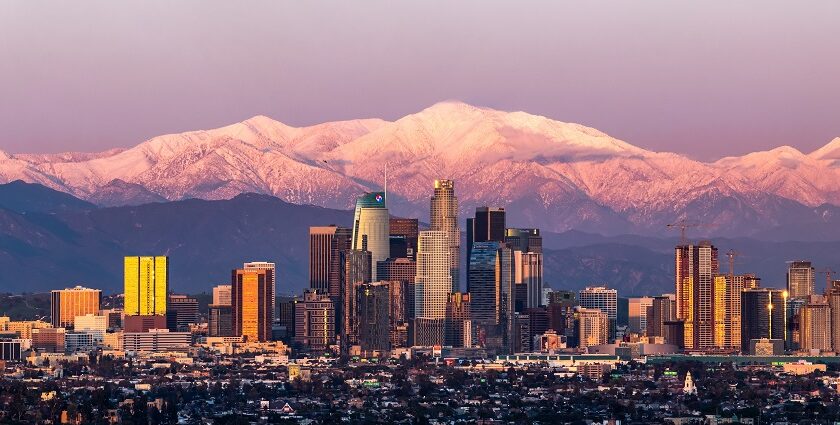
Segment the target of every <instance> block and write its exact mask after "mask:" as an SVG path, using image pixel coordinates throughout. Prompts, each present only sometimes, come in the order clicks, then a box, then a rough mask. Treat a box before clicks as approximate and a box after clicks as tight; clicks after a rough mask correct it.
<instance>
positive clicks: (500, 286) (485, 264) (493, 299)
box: [467, 242, 516, 352]
mask: <svg viewBox="0 0 840 425" xmlns="http://www.w3.org/2000/svg"><path fill="white" fill-rule="evenodd" d="M469 268H470V270H471V271H470V274H469V281H468V282H467V284H468V286H469V288H470V314H471V319H472V321H473V326H474V328H476V329H477V331H479V332H480V333H481V334H484V335H486V336H487V339H486V340H485V341H483V342H482V341H479V343H485V346H490V348H497V349H501V350H503V351H505V352H510V351H511V350H512V349H513V342H514V340H513V337H514V313H515V310H516V308H515V307H516V305H515V302H516V297H515V294H516V258H515V256H514V253H513V251H512V250H511V249H510V247H509V246H508V245H507V244H505V243H503V242H476V243H475V244H474V245H473V247H472V255H471V257H470V264H469ZM493 345H499V346H496V347H493Z"/></svg>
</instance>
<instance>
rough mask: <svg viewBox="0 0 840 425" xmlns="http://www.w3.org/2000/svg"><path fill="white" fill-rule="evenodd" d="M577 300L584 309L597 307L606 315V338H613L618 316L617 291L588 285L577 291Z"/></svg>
mask: <svg viewBox="0 0 840 425" xmlns="http://www.w3.org/2000/svg"><path fill="white" fill-rule="evenodd" d="M578 302H579V303H580V306H581V307H583V308H586V309H597V310H600V311H602V312H604V314H606V315H607V320H608V329H609V330H608V332H607V337H608V340H610V339H612V338H615V327H616V319H617V317H618V291H617V290H615V289H610V288H607V287H605V286H588V287H586V288H585V289H583V290H581V291H580V292H578Z"/></svg>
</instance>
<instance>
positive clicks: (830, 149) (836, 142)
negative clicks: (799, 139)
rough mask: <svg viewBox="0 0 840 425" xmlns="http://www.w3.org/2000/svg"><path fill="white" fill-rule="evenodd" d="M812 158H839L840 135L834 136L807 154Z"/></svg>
mask: <svg viewBox="0 0 840 425" xmlns="http://www.w3.org/2000/svg"><path fill="white" fill-rule="evenodd" d="M808 156H810V157H811V158H814V159H826V160H837V159H840V137H835V138H834V139H833V140H832V141H830V142H828V143H827V144H826V145H825V146H823V147H821V148H819V149H817V150H815V151H813V152H811V153H810V154H808Z"/></svg>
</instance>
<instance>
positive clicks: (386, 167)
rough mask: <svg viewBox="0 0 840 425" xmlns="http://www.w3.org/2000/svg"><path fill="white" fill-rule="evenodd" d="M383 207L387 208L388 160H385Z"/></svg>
mask: <svg viewBox="0 0 840 425" xmlns="http://www.w3.org/2000/svg"><path fill="white" fill-rule="evenodd" d="M385 208H388V162H387V161H386V162H385Z"/></svg>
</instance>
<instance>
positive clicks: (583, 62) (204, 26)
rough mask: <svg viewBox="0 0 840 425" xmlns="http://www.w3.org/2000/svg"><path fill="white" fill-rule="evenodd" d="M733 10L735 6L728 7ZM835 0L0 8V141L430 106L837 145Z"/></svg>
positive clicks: (22, 147) (95, 143)
mask: <svg viewBox="0 0 840 425" xmlns="http://www.w3.org/2000/svg"><path fill="white" fill-rule="evenodd" d="M736 3H737V4H736ZM838 17H840V2H837V1H834V0H831V1H808V2H788V1H760V2H759V1H755V2H729V1H726V2H724V1H712V2H676V1H618V2H598V1H595V2H565V1H509V2H496V1H458V2H450V1H423V2H420V1H416V2H415V1H364V2H321V1H275V0H272V1H264V2H259V1H255V2H246V3H242V2H214V1H177V2H170V1H165V2H164V1H119V2H114V1H87V2H46V1H32V0H20V1H18V0H9V1H3V2H0V129H2V132H0V149H2V150H6V151H9V152H57V151H96V150H103V149H106V148H110V147H117V146H131V145H135V144H137V143H139V142H141V141H143V140H145V139H147V138H149V137H152V136H155V135H159V134H164V133H171V132H180V131H186V130H192V129H200V128H210V127H217V126H222V125H226V124H229V123H232V122H236V121H241V120H243V119H245V118H248V117H250V116H253V115H257V114H264V115H268V116H271V117H273V118H275V119H278V120H280V121H283V122H285V123H288V124H292V125H307V124H314V123H318V122H323V121H330V120H337V119H348V118H363V117H382V118H386V119H395V118H398V117H400V116H403V115H405V114H408V113H412V112H416V111H418V110H420V109H422V108H424V107H426V106H429V105H431V104H433V103H435V102H437V101H440V100H444V99H460V100H463V101H466V102H469V103H473V104H477V105H483V106H489V107H493V108H499V109H506V110H525V111H528V112H531V113H536V114H542V115H546V116H549V117H551V118H554V119H558V120H561V121H571V122H579V123H583V124H586V125H589V126H592V127H596V128H598V129H601V130H603V131H606V132H607V133H610V134H611V135H613V136H615V137H618V138H621V139H623V140H626V141H628V142H630V143H632V144H635V145H637V146H641V147H644V148H647V149H653V150H668V151H675V152H681V153H685V154H688V155H690V156H692V157H694V158H698V159H705V160H708V159H716V158H719V157H721V156H726V155H734V154H742V153H745V152H749V151H753V150H760V149H768V148H772V147H776V146H779V145H785V144H787V145H792V146H795V147H797V148H799V149H801V150H803V151H806V152H808V151H811V150H813V149H815V148H817V147H819V146H821V145H823V144H825V143H827V142H828V141H829V140H831V139H832V138H834V137H837V136H840V42H839V41H838V40H840V25H838Z"/></svg>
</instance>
